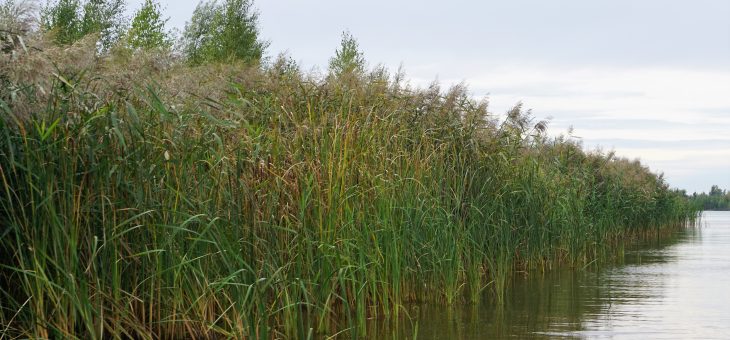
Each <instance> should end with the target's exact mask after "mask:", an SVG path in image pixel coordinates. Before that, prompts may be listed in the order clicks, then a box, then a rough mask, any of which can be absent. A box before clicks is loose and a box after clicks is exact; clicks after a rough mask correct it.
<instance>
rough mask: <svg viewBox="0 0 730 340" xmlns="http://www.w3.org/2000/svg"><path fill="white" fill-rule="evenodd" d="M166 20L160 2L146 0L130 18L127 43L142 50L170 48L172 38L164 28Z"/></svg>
mask: <svg viewBox="0 0 730 340" xmlns="http://www.w3.org/2000/svg"><path fill="white" fill-rule="evenodd" d="M167 20H168V19H163V18H162V11H161V10H160V4H159V3H158V2H157V1H155V0H146V1H145V3H144V4H143V5H142V7H141V8H140V9H139V10H137V12H136V13H135V14H134V18H133V19H132V26H131V28H130V29H129V32H128V41H129V45H130V46H131V47H133V48H137V49H144V50H149V49H155V48H162V49H167V48H170V47H171V46H172V40H171V39H170V36H169V34H168V32H167V31H166V30H165V24H166V23H167Z"/></svg>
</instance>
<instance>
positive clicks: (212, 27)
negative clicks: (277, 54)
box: [183, 0, 268, 64]
mask: <svg viewBox="0 0 730 340" xmlns="http://www.w3.org/2000/svg"><path fill="white" fill-rule="evenodd" d="M252 6H253V3H252V1H249V0H224V1H223V2H220V3H219V2H217V1H215V0H213V1H207V2H201V3H200V4H199V5H198V7H197V8H196V9H195V11H194V12H193V16H192V18H191V19H190V22H188V23H187V24H186V25H185V31H184V33H183V44H184V50H185V54H186V56H187V59H188V61H189V62H190V63H191V64H202V63H206V62H222V61H234V60H240V61H244V62H258V61H259V60H261V58H262V56H263V53H264V50H265V49H266V47H267V46H268V42H266V41H263V40H260V39H259V31H258V27H257V21H258V13H256V12H255V11H254V9H253V7H252Z"/></svg>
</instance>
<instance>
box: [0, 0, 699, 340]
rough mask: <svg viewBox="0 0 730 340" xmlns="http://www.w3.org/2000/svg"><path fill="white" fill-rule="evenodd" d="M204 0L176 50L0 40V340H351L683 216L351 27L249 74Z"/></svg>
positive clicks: (40, 38)
mask: <svg viewBox="0 0 730 340" xmlns="http://www.w3.org/2000/svg"><path fill="white" fill-rule="evenodd" d="M59 3H76V4H79V3H78V2H73V1H70V2H69V1H65V2H64V1H60V2H59ZM99 3H105V2H103V1H101V2H99ZM231 3H234V4H238V5H240V6H238V5H236V6H233V7H229V5H230V4H231ZM146 6H147V7H146V8H147V9H146V10H140V11H138V13H146V14H144V15H145V16H146V17H149V18H152V19H151V20H148V21H146V22H148V23H150V22H152V21H154V22H156V23H159V22H160V20H161V19H160V18H161V17H160V16H159V15H152V14H150V12H151V11H156V10H157V9H159V6H156V5H155V3H153V2H150V1H148V2H147V5H146ZM201 6H203V7H199V10H198V11H196V13H206V14H205V16H201V17H198V19H200V22H198V23H195V22H196V21H195V20H196V19H194V20H192V21H191V24H190V25H189V27H195V28H194V29H192V28H191V29H190V30H188V33H189V34H187V33H186V34H184V37H183V40H185V41H187V42H188V43H187V44H182V45H183V46H187V48H184V49H182V50H183V52H182V54H179V53H178V52H175V51H173V50H169V49H167V47H165V46H170V45H169V44H168V43H167V41H168V40H166V39H157V38H155V37H156V36H157V35H155V34H146V35H141V34H139V33H137V34H138V35H139V36H140V39H139V40H129V39H127V38H124V34H122V35H121V37H120V38H119V39H117V40H116V43H115V44H112V45H110V46H109V47H108V48H107V47H104V46H103V45H100V43H99V42H100V41H105V40H99V39H100V38H99V37H100V36H102V35H103V34H101V35H100V34H99V33H98V32H97V33H94V34H87V35H84V36H83V37H81V38H79V39H76V36H75V35H73V34H71V35H69V36H68V37H73V39H72V38H63V39H60V38H59V36H60V35H59V34H60V32H61V31H60V30H59V29H52V30H48V31H43V29H41V31H39V32H35V33H32V31H33V30H32V29H26V28H27V26H22V25H21V26H22V27H25V28H24V29H25V33H23V34H24V35H23V36H22V37H24V38H23V39H20V37H21V35H17V34H16V33H18V32H20V31H19V30H15V31H13V32H12V33H8V34H5V35H3V39H4V40H3V43H4V45H3V46H4V49H3V51H4V54H3V60H2V65H0V80H1V81H2V82H3V84H4V85H3V87H2V92H1V93H0V99H2V101H1V102H0V114H1V115H2V119H0V183H1V184H0V221H1V222H0V223H1V225H2V230H0V258H2V259H3V260H2V261H3V262H2V264H1V265H0V297H1V298H0V301H1V305H0V309H1V310H0V332H2V333H0V334H2V336H8V337H43V338H46V337H54V338H62V337H64V338H65V337H70V338H103V337H133V338H136V337H140V338H158V337H164V338H168V337H183V336H187V337H196V336H198V337H208V336H211V337H212V336H230V337H237V338H241V337H250V338H272V337H293V338H305V337H308V336H312V335H313V334H316V333H318V332H322V333H329V334H334V333H337V332H342V333H340V334H341V335H344V334H347V335H348V336H350V335H351V336H357V335H362V334H363V333H364V332H365V330H366V328H365V326H364V325H365V320H366V319H367V318H371V317H399V313H401V311H402V306H403V305H404V304H406V303H408V302H411V301H433V302H442V303H456V302H460V301H473V302H476V301H478V300H479V299H478V296H479V295H480V294H482V293H483V292H484V291H487V292H491V294H493V297H494V298H495V299H497V300H499V299H500V296H501V292H503V291H504V289H506V287H507V286H508V283H509V276H510V274H511V273H513V272H514V270H516V269H527V268H532V269H547V268H550V267H551V266H553V265H556V264H560V263H564V264H568V265H570V264H573V265H579V264H580V265H582V264H586V263H589V262H590V261H592V260H593V259H595V258H596V257H597V256H599V255H600V254H601V253H602V252H603V251H605V250H606V246H610V245H612V244H615V243H616V242H620V241H621V240H625V239H627V238H630V237H633V236H637V235H642V234H647V233H657V232H660V231H662V230H665V229H666V228H676V227H681V226H683V225H684V224H685V222H686V221H687V220H688V219H692V218H693V216H694V214H695V212H694V210H693V207H692V206H691V205H690V204H689V203H688V200H687V198H686V197H685V196H684V195H683V194H682V193H680V192H677V191H674V190H670V189H669V188H668V186H667V184H666V183H665V182H664V180H663V179H662V177H661V176H659V175H656V174H653V173H651V172H649V171H648V170H647V168H645V167H643V166H642V165H641V164H640V163H639V162H638V161H629V160H626V159H622V158H617V157H615V156H614V155H613V154H600V153H590V152H585V151H583V149H582V147H581V146H580V145H579V144H577V143H575V142H573V141H571V140H570V139H569V138H563V137H560V138H549V137H548V136H547V135H546V134H545V129H546V124H545V122H534V121H533V119H532V117H531V114H530V112H529V111H525V110H523V109H522V108H521V106H520V105H517V106H515V108H513V109H512V110H511V111H510V112H508V113H507V115H506V118H500V116H497V115H494V114H492V113H490V112H489V111H488V105H487V103H486V102H478V101H475V100H474V99H472V97H471V96H469V93H468V91H467V90H466V89H465V88H464V87H463V86H456V87H454V88H451V89H448V90H442V89H440V88H439V86H438V85H437V84H434V85H432V86H430V87H428V88H426V89H419V88H413V87H411V86H409V85H408V83H407V82H405V81H404V77H403V75H402V74H400V73H398V74H389V73H388V72H387V70H385V69H382V68H374V69H372V70H368V69H367V68H366V67H365V65H364V59H363V56H362V52H360V51H359V50H358V47H357V43H356V41H355V40H354V39H353V38H352V37H351V36H350V35H348V34H345V35H344V36H343V42H342V46H340V48H339V49H338V50H337V52H336V53H335V56H334V57H333V59H332V61H331V63H330V70H329V72H328V73H327V74H326V75H321V76H320V75H316V74H306V73H303V72H301V71H300V70H299V68H298V66H297V65H296V63H294V62H293V61H291V60H290V59H288V58H286V57H281V58H278V59H276V60H275V61H273V62H270V63H257V62H256V60H258V59H259V58H260V56H261V54H260V53H259V51H262V50H263V48H265V46H266V43H265V42H261V41H258V40H257V39H253V40H251V39H250V37H249V38H247V39H248V40H247V41H249V45H247V46H251V49H250V50H247V51H245V52H241V51H242V50H240V49H239V48H240V47H241V46H239V45H236V44H234V43H231V44H226V43H210V41H209V39H216V41H218V42H221V41H226V39H234V38H235V37H239V36H237V35H236V34H235V33H230V32H233V31H235V30H239V29H240V30H245V31H247V32H250V31H251V29H252V28H251V27H253V26H251V25H250V23H251V21H250V20H255V16H254V15H253V14H251V12H250V3H249V2H245V1H243V2H242V1H227V2H223V3H222V4H216V3H211V4H208V5H206V4H203V5H201ZM204 6H208V7H204ZM246 6H248V7H246ZM79 8H86V7H79ZM201 8H203V9H201ZM241 9H243V10H241ZM74 13H76V15H81V14H80V13H84V11H81V10H76V11H75V12H74ZM211 13H212V14H211ZM18 18H21V17H18ZM201 18H209V19H206V20H203V19H201ZM235 18H239V19H238V20H243V21H245V22H244V23H242V22H238V23H236V22H235ZM241 18H243V19H241ZM21 19H22V18H21ZM74 20H77V19H74ZM78 20H81V21H83V16H82V17H81V19H78ZM139 21H142V19H139ZM58 22H59V21H58V20H56V21H48V23H49V24H47V25H46V26H41V27H56V26H54V25H55V24H53V23H58ZM105 22H106V21H105ZM110 22H114V21H110ZM211 25H212V26H215V27H219V29H218V30H217V31H216V32H220V34H218V35H205V36H196V35H195V34H193V33H194V32H200V29H201V28H200V27H211ZM216 25H217V26H216ZM80 27H84V26H83V25H80ZM104 27H110V26H104ZM132 27H133V28H134V27H137V28H135V29H136V30H137V32H141V31H145V30H146V31H148V32H161V31H162V30H161V29H160V26H159V25H156V24H149V25H147V24H142V23H137V24H136V25H132ZM143 28H144V29H143ZM254 31H255V29H254ZM28 32H30V33H28ZM71 32H72V33H73V32H76V31H71ZM191 32H192V33H191ZM102 33H103V32H102ZM64 34H65V33H64ZM74 34H76V33H74ZM141 37H150V39H143V38H141ZM196 37H197V38H196ZM72 40H73V41H72ZM128 41H143V42H142V43H139V44H137V43H132V44H129V43H127V42H128ZM144 41H147V42H149V41H160V42H164V44H162V43H161V44H162V45H163V46H158V47H160V48H157V47H156V48H147V47H149V44H147V43H144ZM100 46H101V47H104V48H100ZM226 46H227V47H226ZM228 47H230V48H233V47H235V49H231V50H225V49H227V48H228ZM220 49H224V50H220ZM186 51H187V52H186Z"/></svg>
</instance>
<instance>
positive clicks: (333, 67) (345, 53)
mask: <svg viewBox="0 0 730 340" xmlns="http://www.w3.org/2000/svg"><path fill="white" fill-rule="evenodd" d="M329 70H330V74H332V75H334V76H337V77H340V76H343V75H356V76H359V75H362V74H363V73H365V57H364V56H363V53H362V51H360V47H359V45H358V43H357V40H355V38H354V37H353V36H352V35H351V34H350V32H347V31H345V32H342V41H341V42H340V48H339V49H338V50H336V51H335V56H334V57H332V59H330V64H329Z"/></svg>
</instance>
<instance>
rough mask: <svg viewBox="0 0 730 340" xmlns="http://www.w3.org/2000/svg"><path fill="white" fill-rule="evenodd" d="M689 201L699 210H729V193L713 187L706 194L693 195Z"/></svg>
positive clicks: (715, 186)
mask: <svg viewBox="0 0 730 340" xmlns="http://www.w3.org/2000/svg"><path fill="white" fill-rule="evenodd" d="M690 201H691V202H692V203H693V204H694V205H695V206H696V207H697V209H699V210H724V211H728V210H730V191H727V190H722V189H720V187H719V186H717V185H713V186H712V188H710V191H709V192H708V193H704V192H703V193H700V194H697V193H694V194H692V196H691V197H690Z"/></svg>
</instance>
